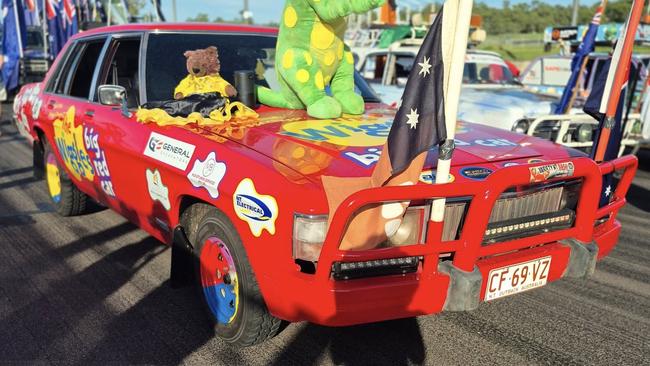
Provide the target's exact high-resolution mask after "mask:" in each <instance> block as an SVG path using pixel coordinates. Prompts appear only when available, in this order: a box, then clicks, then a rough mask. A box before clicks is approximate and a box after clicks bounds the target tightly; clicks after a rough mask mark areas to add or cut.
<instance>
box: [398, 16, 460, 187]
mask: <svg viewBox="0 0 650 366" xmlns="http://www.w3.org/2000/svg"><path fill="white" fill-rule="evenodd" d="M443 12H444V9H441V10H440V13H439V14H438V16H437V17H436V20H435V21H434V23H433V25H432V27H431V29H430V30H429V33H428V34H427V36H426V38H425V39H424V42H423V44H422V47H421V48H420V52H419V53H418V56H417V58H416V60H415V63H414V65H413V69H412V70H411V74H410V75H409V78H408V82H407V83H406V88H405V90H404V95H403V96H402V101H401V106H400V108H399V110H398V111H397V115H396V116H395V121H394V122H393V126H392V128H391V130H390V134H389V136H388V143H387V145H388V155H389V156H390V166H391V171H390V176H394V175H397V174H401V173H403V172H404V171H405V170H407V169H409V168H411V162H412V161H413V160H414V159H415V158H416V157H417V156H419V155H420V154H422V153H423V152H425V151H429V150H431V148H433V147H435V146H439V145H440V144H442V143H443V142H444V141H445V140H446V139H447V130H446V126H445V102H444V70H445V65H444V63H443V56H442V19H443V16H444V15H443ZM413 168H414V169H416V170H417V171H418V172H419V171H421V170H422V166H419V167H413Z"/></svg>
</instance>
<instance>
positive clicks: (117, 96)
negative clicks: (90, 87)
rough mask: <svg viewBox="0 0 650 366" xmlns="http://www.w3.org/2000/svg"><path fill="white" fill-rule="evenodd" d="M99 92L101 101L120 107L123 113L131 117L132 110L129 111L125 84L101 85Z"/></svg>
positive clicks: (104, 103)
mask: <svg viewBox="0 0 650 366" xmlns="http://www.w3.org/2000/svg"><path fill="white" fill-rule="evenodd" d="M97 94H98V95H99V103H101V104H102V105H107V106H113V107H120V108H121V109H122V115H124V116H125V117H127V118H130V117H131V112H129V108H128V106H127V102H126V89H125V88H124V87H123V86H119V85H100V86H99V88H97Z"/></svg>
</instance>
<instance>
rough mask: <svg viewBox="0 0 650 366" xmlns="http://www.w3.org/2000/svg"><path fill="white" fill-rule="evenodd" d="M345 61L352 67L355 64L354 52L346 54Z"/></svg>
mask: <svg viewBox="0 0 650 366" xmlns="http://www.w3.org/2000/svg"><path fill="white" fill-rule="evenodd" d="M345 61H347V63H349V64H350V65H352V64H353V63H354V57H353V56H352V52H346V53H345Z"/></svg>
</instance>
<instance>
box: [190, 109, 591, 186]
mask: <svg viewBox="0 0 650 366" xmlns="http://www.w3.org/2000/svg"><path fill="white" fill-rule="evenodd" d="M259 112H260V118H259V121H257V122H255V125H254V126H249V127H245V128H241V130H240V131H238V132H237V133H236V134H233V133H231V132H229V131H230V130H229V129H228V128H223V126H214V127H207V126H206V127H202V129H203V130H204V131H205V132H208V133H211V134H215V135H219V136H221V137H222V138H224V139H227V140H230V141H231V142H235V143H238V144H242V145H245V146H246V147H248V148H250V149H252V150H255V151H257V152H259V153H261V154H263V155H265V156H267V157H269V158H271V159H273V160H274V162H276V164H274V166H276V167H279V169H281V170H285V171H284V172H283V173H287V170H291V171H292V172H293V173H299V175H301V176H304V177H307V178H309V179H312V180H313V181H319V180H320V176H322V175H329V176H339V177H363V176H369V175H371V174H372V170H373V168H374V166H375V165H376V163H377V161H378V160H379V156H380V154H381V152H382V149H383V146H384V144H385V143H386V139H387V137H388V134H389V131H390V128H391V126H392V123H393V118H394V116H395V113H396V110H395V109H388V108H385V107H384V106H370V107H369V108H368V110H367V112H366V113H365V114H364V115H363V116H344V117H342V118H338V119H324V120H319V119H314V118H311V117H309V116H307V114H306V113H305V112H304V111H287V110H279V109H269V108H266V107H263V108H262V109H261V110H260V111H259ZM572 155H573V156H577V155H580V153H578V152H577V151H572V150H570V149H567V148H565V147H563V146H560V145H556V144H553V143H551V142H549V141H546V140H541V139H537V138H534V137H528V136H525V135H520V134H514V133H510V132H508V131H503V130H499V129H495V128H492V127H488V126H482V125H477V124H471V123H464V122H459V124H458V128H457V135H456V151H455V153H454V157H453V163H452V164H453V165H454V166H475V165H479V166H494V165H495V164H497V163H504V162H514V161H517V162H519V163H522V162H523V163H526V162H527V161H528V160H531V159H544V160H552V159H563V158H567V157H569V156H572ZM437 158H438V156H437V148H434V149H432V151H431V152H430V153H429V155H428V158H427V161H426V164H425V167H424V170H427V169H433V168H435V166H436V163H437Z"/></svg>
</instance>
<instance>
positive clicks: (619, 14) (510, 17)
mask: <svg viewBox="0 0 650 366" xmlns="http://www.w3.org/2000/svg"><path fill="white" fill-rule="evenodd" d="M592 1H594V0H592ZM567 2H568V3H571V1H567ZM583 2H585V0H583ZM399 3H400V2H399V0H398V1H397V4H398V11H400V12H405V11H406V10H405V9H404V7H402V8H401V9H400V7H399ZM441 4H442V3H441V2H440V1H438V2H436V3H433V4H431V5H429V6H425V7H424V8H423V9H422V15H423V18H424V19H429V18H430V15H431V14H432V13H435V11H436V9H440V6H441ZM598 4H600V1H598V2H596V1H594V3H593V4H591V5H582V6H580V9H579V12H578V24H588V23H589V22H590V21H591V19H592V18H593V16H594V12H595V11H596V8H597V7H598ZM631 5H632V0H610V2H609V4H608V5H607V10H606V13H605V17H604V19H603V22H604V23H623V22H625V20H626V19H627V15H628V13H629V11H630V7H631ZM474 14H476V15H481V16H482V17H483V28H485V30H486V31H487V32H488V34H504V33H541V32H543V31H544V29H545V28H546V27H549V26H568V25H571V17H572V15H573V6H572V5H549V4H546V3H544V2H543V1H541V0H533V1H531V2H530V3H518V4H510V1H509V0H504V1H503V5H502V6H501V7H494V6H489V5H487V4H485V3H484V2H477V3H475V5H474ZM187 20H188V21H195V22H209V21H213V22H218V23H224V22H227V23H240V22H241V20H240V19H234V20H225V19H222V18H221V17H218V18H216V19H213V20H211V19H210V17H209V15H208V14H206V13H198V14H197V15H196V16H195V17H192V18H188V19H187ZM268 25H277V23H271V24H268Z"/></svg>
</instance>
